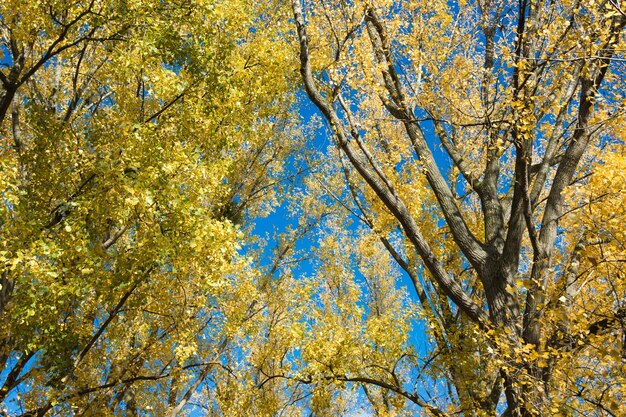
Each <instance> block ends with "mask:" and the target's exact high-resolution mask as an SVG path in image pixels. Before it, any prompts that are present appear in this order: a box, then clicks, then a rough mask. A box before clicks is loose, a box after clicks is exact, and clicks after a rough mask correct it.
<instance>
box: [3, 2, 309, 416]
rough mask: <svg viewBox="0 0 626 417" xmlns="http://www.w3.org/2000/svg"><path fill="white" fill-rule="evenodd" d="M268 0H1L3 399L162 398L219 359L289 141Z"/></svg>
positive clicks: (156, 410)
mask: <svg viewBox="0 0 626 417" xmlns="http://www.w3.org/2000/svg"><path fill="white" fill-rule="evenodd" d="M273 7H274V6H273V5H271V4H269V3H268V4H264V5H255V4H254V2H248V1H245V0H244V1H238V0H236V1H228V2H222V1H202V0H199V1H190V2H180V3H179V2H162V1H150V0H147V1H131V2H126V1H117V0H113V1H106V0H103V1H95V0H90V1H78V2H75V1H38V2H23V1H3V2H2V3H1V4H0V31H1V32H0V34H1V38H0V54H1V55H0V58H1V62H2V67H1V68H0V82H1V83H2V86H1V88H0V138H1V140H2V142H1V143H2V144H1V145H0V171H1V172H2V175H1V176H0V189H1V190H2V191H1V192H2V204H0V236H1V237H0V273H1V280H0V317H1V320H0V375H2V377H1V378H0V383H1V384H2V385H0V403H1V404H3V413H10V414H11V415H21V416H24V417H25V416H44V415H85V414H89V415H98V416H106V415H145V414H146V413H149V414H151V415H163V416H164V415H176V414H179V413H180V412H181V410H184V409H188V408H189V401H190V400H191V398H192V396H193V395H194V394H195V392H196V391H197V390H198V387H199V386H201V384H204V383H206V382H207V381H208V380H210V379H211V377H212V376H213V375H215V374H219V373H220V372H225V370H227V369H228V363H229V355H230V350H231V345H232V344H233V343H234V342H235V340H234V339H235V338H234V334H235V332H234V330H233V329H237V328H238V326H240V323H241V322H242V321H245V320H246V319H247V317H246V315H245V312H246V308H247V306H248V304H247V303H248V301H247V300H248V299H249V298H253V296H252V295H251V294H253V293H254V292H255V291H256V290H255V288H256V281H255V279H256V275H255V274H253V273H250V266H249V265H248V261H247V259H246V258H245V257H244V256H241V255H240V253H239V252H238V250H239V244H241V243H242V242H243V232H244V230H245V229H243V228H242V227H240V226H239V225H238V223H240V222H241V219H242V214H243V213H244V212H246V211H252V212H255V213H258V212H262V211H264V210H266V208H265V207H264V205H267V204H272V203H271V202H272V199H274V198H275V197H273V196H272V192H273V191H274V189H275V188H276V187H275V186H274V183H275V181H276V179H277V176H278V175H279V174H280V169H281V165H282V160H284V159H286V158H287V157H288V155H289V154H290V153H291V152H293V150H294V148H295V147H296V145H297V144H296V141H293V140H292V135H291V130H290V126H291V122H290V119H289V118H288V116H289V112H290V110H289V106H290V104H289V101H290V95H289V91H288V87H289V79H288V78H286V77H285V76H284V75H283V69H284V68H286V67H285V65H284V62H283V57H284V56H285V54H281V53H277V52H279V51H281V50H282V49H284V48H285V46H286V43H285V40H284V39H283V38H281V37H279V36H278V35H277V34H276V32H273V31H269V30H266V27H265V25H267V24H270V22H264V21H261V20H259V16H260V15H262V14H264V13H266V12H267V10H271V8H273ZM286 138H288V139H289V140H290V142H286V141H285V139H286Z"/></svg>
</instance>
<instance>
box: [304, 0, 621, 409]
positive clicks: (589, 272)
mask: <svg viewBox="0 0 626 417" xmlns="http://www.w3.org/2000/svg"><path fill="white" fill-rule="evenodd" d="M292 9H293V22H294V30H295V32H296V34H297V41H298V43H299V45H298V60H299V63H300V73H301V77H302V81H303V84H304V88H305V90H306V93H307V95H308V97H309V99H310V101H311V102H312V103H313V104H314V106H315V107H316V109H317V111H318V112H319V114H320V115H321V117H322V119H323V121H324V123H325V125H326V127H327V129H328V132H329V133H330V134H331V135H332V141H333V145H332V146H331V148H329V150H328V151H327V152H326V153H324V154H323V155H322V156H319V157H318V158H319V161H322V162H323V166H324V168H323V169H317V172H316V174H314V175H313V176H312V178H313V179H312V180H311V182H310V186H309V195H310V196H314V197H313V200H312V201H311V202H310V203H307V204H313V205H315V201H320V200H321V201H326V204H327V205H329V204H331V203H333V202H334V204H335V206H336V207H337V208H338V209H339V210H343V211H344V214H343V215H335V222H334V223H333V225H332V226H329V227H330V229H329V230H331V231H332V230H334V231H335V232H330V233H331V235H330V236H324V237H322V243H321V244H320V250H321V251H322V254H323V255H322V256H326V258H324V259H325V260H324V267H325V268H329V266H330V265H333V264H334V262H335V261H334V260H333V259H344V261H343V262H344V263H343V265H350V263H351V262H357V268H356V269H357V270H360V271H361V272H362V274H363V275H364V276H365V277H366V278H365V279H366V283H367V284H368V285H367V286H366V288H365V289H363V290H361V295H360V296H356V297H354V296H353V297H352V298H353V299H352V300H349V299H347V298H345V297H346V296H343V298H344V302H346V301H348V302H352V303H358V301H357V300H361V301H360V302H362V303H364V304H363V306H361V310H359V307H358V304H355V307H352V309H351V310H350V311H352V313H353V314H354V315H355V316H356V317H357V320H356V321H353V323H360V324H357V325H361V326H366V327H365V328H366V332H365V333H361V336H357V337H356V338H355V340H349V338H348V339H346V340H344V343H343V344H344V345H346V346H348V347H345V348H341V349H339V348H337V349H339V350H337V349H335V350H332V349H333V348H332V346H333V345H332V343H330V344H328V343H327V344H324V343H323V342H320V344H321V345H322V346H324V347H323V349H327V352H326V355H328V357H326V356H325V357H324V358H326V359H324V360H319V363H318V364H317V365H316V366H315V367H312V365H311V363H312V362H311V359H309V361H308V362H305V363H304V364H303V365H302V366H303V368H304V369H305V371H303V372H304V376H303V374H296V376H294V377H293V378H294V379H295V380H298V381H300V382H307V383H309V384H328V383H330V382H329V381H335V383H336V384H338V385H337V386H342V384H346V382H348V383H352V386H355V385H356V386H360V387H362V390H363V391H364V392H365V393H366V394H367V397H368V398H369V399H370V401H371V403H372V407H373V409H374V410H375V411H376V413H377V414H378V415H404V413H406V412H407V410H409V409H411V408H406V407H410V405H411V404H413V405H412V407H415V409H416V410H421V412H422V413H423V414H425V415H433V416H445V415H458V414H459V413H460V414H461V415H466V416H468V415H476V416H493V415H499V416H507V417H508V416H540V415H541V416H546V415H572V416H573V415H602V416H605V415H606V416H617V415H622V414H624V413H625V412H626V409H625V408H624V404H625V403H626V401H625V399H626V397H625V394H626V392H625V391H624V382H625V381H624V375H625V373H624V360H625V359H624V358H625V357H626V354H625V353H624V352H625V350H624V349H626V347H625V346H624V345H625V343H626V340H625V338H626V333H625V330H624V329H625V328H626V304H625V300H626V292H625V291H626V281H625V279H624V268H623V263H624V260H625V259H626V258H625V257H624V255H625V254H626V252H625V251H624V244H625V243H626V242H625V241H624V235H623V230H622V229H623V227H622V226H621V225H622V224H623V221H624V191H623V190H624V182H623V180H624V176H623V173H622V171H623V169H624V162H625V161H624V148H623V141H624V128H625V127H626V126H625V122H626V117H625V115H624V111H625V109H624V103H625V100H626V96H625V95H626V89H625V84H624V79H625V78H624V76H625V75H626V74H625V72H624V50H625V48H626V37H625V32H624V26H625V25H626V8H624V3H623V2H619V1H613V0H607V1H593V0H592V1H582V2H581V1H575V0H571V1H570V0H557V1H550V2H538V1H532V0H519V1H490V0H477V1H462V2H461V1H459V2H456V1H453V2H450V1H408V2H405V1H402V2H400V1H398V2H396V1H392V0H391V1H337V2H327V1H308V0H305V1H300V0H293V2H292ZM317 207H318V209H319V210H322V208H320V207H319V205H318V206H317ZM355 221H356V222H357V224H356V225H355V224H352V225H351V226H349V225H350V223H351V222H355ZM341 230H344V232H340V231H341ZM345 230H348V231H351V233H352V234H353V236H350V233H348V235H345V234H346V232H345ZM339 235H343V237H341V238H339V237H338V236H339ZM372 237H374V238H375V239H374V240H372V239H373V238H372ZM338 239H341V240H340V241H338ZM376 240H377V241H378V245H376V244H375V243H374V242H375V241H376ZM333 242H335V243H333ZM337 245H338V246H337ZM331 247H334V249H332V250H331V251H329V250H330V248H331ZM351 247H352V248H353V249H351ZM373 251H374V252H373ZM380 251H386V252H387V253H388V256H389V257H391V258H392V259H394V260H395V263H396V265H397V266H398V267H399V268H401V269H402V270H404V273H405V274H406V276H408V277H409V278H410V280H411V282H412V286H413V289H412V292H413V294H415V295H416V300H417V305H415V306H412V305H411V304H405V305H397V304H396V305H392V304H389V303H387V304H386V305H385V304H383V305H382V306H381V309H380V310H379V313H377V314H379V315H380V316H381V317H385V316H386V315H389V314H396V315H398V316H400V317H398V318H397V320H398V327H397V328H396V327H394V326H393V324H392V323H393V321H390V320H387V321H386V322H387V323H388V327H387V328H386V331H387V334H388V335H389V337H390V340H388V341H385V339H384V338H380V337H379V338H378V339H376V338H373V339H372V338H368V337H367V334H368V333H367V331H369V330H371V328H370V327H368V326H369V324H368V323H369V322H370V320H371V319H369V318H368V319H367V320H366V321H359V320H358V318H359V317H363V316H367V315H369V316H371V315H372V314H374V313H372V311H375V308H377V307H376V303H375V302H374V301H372V300H374V299H375V297H376V295H377V294H378V289H377V287H376V286H375V285H374V286H372V285H370V282H369V281H368V279H369V278H368V275H369V276H370V277H378V278H376V279H375V280H374V283H375V282H376V280H378V281H380V277H381V276H384V275H385V270H386V269H387V268H388V266H386V263H385V261H379V262H380V264H381V265H380V266H377V265H371V266H369V267H367V266H366V267H365V268H363V265H362V264H361V265H360V266H359V264H358V263H359V262H361V263H362V262H363V261H359V260H358V259H362V258H363V257H366V258H367V257H370V256H377V257H379V258H380V256H382V255H380V254H378V253H377V252H380ZM342 252H344V253H342ZM345 252H347V253H351V254H352V255H346V254H345ZM375 253H376V255H375ZM324 254H325V255H324ZM351 259H352V260H351ZM353 259H357V261H354V260H353ZM337 267H339V265H337V266H336V268H337ZM359 268H360V269H359ZM377 268H379V269H378V270H377ZM325 272H326V273H327V274H329V275H328V276H327V278H326V279H327V281H328V284H327V285H328V286H329V291H330V292H332V291H333V286H335V289H340V288H349V287H354V284H350V283H346V282H345V281H349V280H354V279H356V278H355V276H354V275H353V274H350V273H341V269H328V270H327V271H325ZM388 276H392V274H389V275H388ZM390 279H391V278H390ZM388 286H389V284H387V287H388ZM367 294H369V295H367ZM366 295H367V296H366ZM338 297H339V298H340V299H341V298H342V296H338ZM368 297H369V298H368ZM348 298H349V297H348ZM367 300H369V301H367ZM363 308H364V309H365V310H363ZM390 308H391V309H393V308H396V309H399V311H396V312H395V313H394V312H393V311H390ZM407 311H408V312H410V313H411V314H414V315H417V316H419V318H420V319H421V322H422V323H424V324H425V326H426V329H427V333H428V335H429V337H430V340H431V344H429V345H428V346H427V349H425V350H426V353H424V352H423V350H424V349H419V350H417V351H416V348H415V347H413V348H411V346H410V344H411V343H410V341H408V342H407V340H402V339H401V340H397V339H394V338H393V334H397V333H398V332H401V331H406V328H405V324H402V319H401V317H402V314H409V313H407ZM335 314H337V311H335ZM338 314H342V313H341V309H339V313H338ZM344 314H345V313H344ZM374 315H375V314H374ZM327 320H330V319H327ZM410 320H411V319H410ZM413 320H414V319H413ZM417 322H418V321H415V320H414V321H413V323H417ZM353 325H354V324H353ZM349 326H350V325H349V324H348V323H343V324H340V323H336V325H335V326H334V330H328V332H330V333H335V334H337V333H341V334H344V331H340V330H339V329H341V328H342V327H346V328H349ZM348 333H350V332H348ZM379 336H380V334H379ZM342 337H343V336H342ZM359 337H361V344H368V343H374V346H376V348H377V350H378V351H381V352H384V351H385V350H390V349H391V352H390V353H391V354H395V355H396V356H395V357H387V358H381V357H380V356H377V355H374V354H364V353H363V351H362V350H361V351H360V352H361V353H359V354H358V355H361V356H360V357H359V359H355V358H353V359H352V360H349V359H348V358H350V357H351V356H352V354H351V353H346V352H353V351H351V350H350V349H353V347H354V349H357V350H356V351H354V352H358V348H357V347H358V346H359V342H358V338H359ZM394 343H396V344H398V343H399V345H398V347H397V351H396V352H394V351H393V349H394V348H390V347H389V345H393V344H394ZM320 349H322V348H320ZM305 352H306V349H305ZM341 355H344V356H341ZM354 355H357V353H354ZM301 357H302V358H305V357H306V355H305V353H304V352H303V353H302V354H301ZM342 358H343V359H342ZM313 362H315V360H313ZM340 364H343V365H340ZM391 398H395V399H396V400H395V402H394V401H391ZM403 410H404V411H403Z"/></svg>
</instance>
